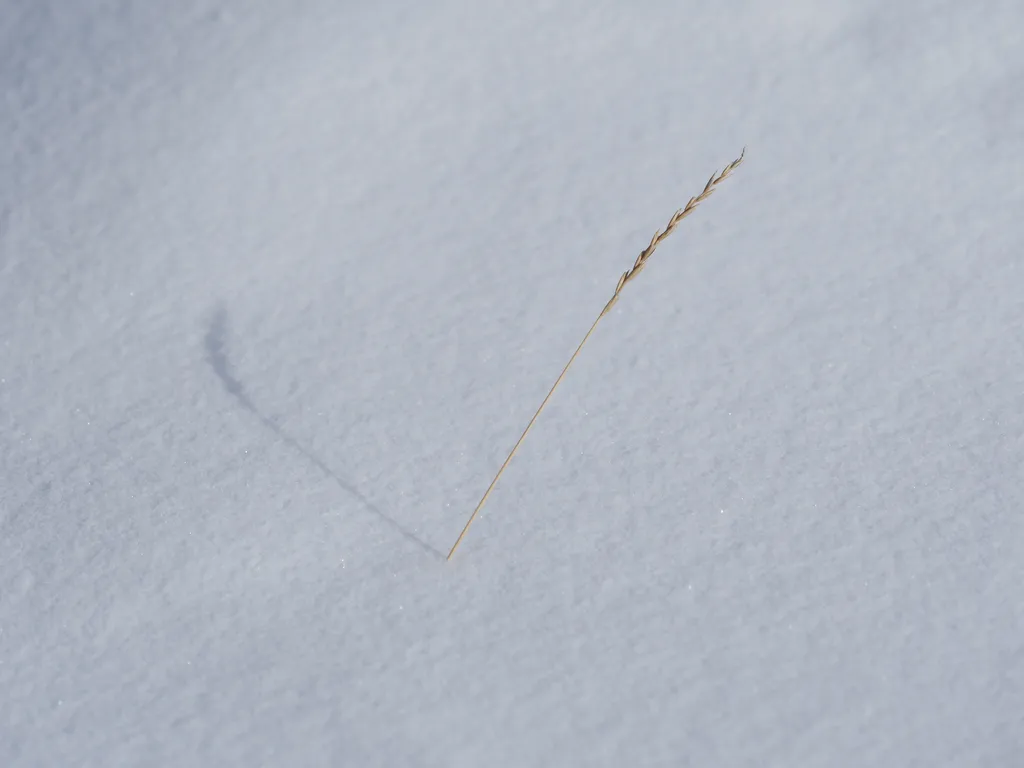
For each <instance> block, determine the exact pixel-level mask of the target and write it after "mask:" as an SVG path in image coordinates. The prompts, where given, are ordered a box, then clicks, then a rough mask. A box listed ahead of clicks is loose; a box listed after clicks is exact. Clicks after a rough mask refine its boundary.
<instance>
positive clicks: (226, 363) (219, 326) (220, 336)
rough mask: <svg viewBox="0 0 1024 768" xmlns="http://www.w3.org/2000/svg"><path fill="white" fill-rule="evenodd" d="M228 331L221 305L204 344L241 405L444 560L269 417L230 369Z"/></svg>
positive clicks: (370, 508) (218, 373)
mask: <svg viewBox="0 0 1024 768" xmlns="http://www.w3.org/2000/svg"><path fill="white" fill-rule="evenodd" d="M226 334H227V313H226V312H225V310H224V308H223V306H218V307H217V309H216V310H215V311H214V314H213V318H212V319H211V320H210V324H209V327H208V328H207V330H206V336H205V338H204V346H205V348H206V362H207V363H208V364H209V365H210V368H212V369H213V372H214V374H216V376H217V378H218V379H219V380H220V383H221V385H222V386H223V387H224V390H225V391H226V392H227V393H228V394H229V395H231V396H232V397H233V398H234V399H235V400H236V401H237V402H238V404H239V405H241V406H242V407H243V408H244V409H245V410H247V411H248V412H249V413H251V414H252V415H253V417H254V418H255V419H256V420H257V421H259V422H260V424H262V425H263V426H264V427H266V428H267V429H268V430H269V431H270V432H272V433H273V434H274V435H275V436H276V437H277V438H278V439H279V440H281V442H283V443H284V444H285V445H287V446H288V447H289V448H291V449H292V450H293V451H295V452H296V453H298V454H300V455H301V456H302V457H303V458H305V459H306V461H308V462H310V463H311V464H313V465H314V466H315V467H316V468H317V469H319V470H320V471H321V472H322V473H323V474H324V475H325V476H326V477H328V478H329V479H331V480H333V481H334V482H335V483H337V485H338V486H339V487H341V488H342V490H344V491H345V492H346V493H348V494H349V495H350V496H352V497H353V498H355V499H357V500H358V501H359V502H360V503H361V504H362V506H363V507H364V508H365V509H366V510H367V511H368V512H371V513H372V514H374V515H376V516H377V517H378V518H380V519H381V520H383V521H384V522H385V523H387V524H388V525H389V526H390V527H391V528H393V529H394V530H395V531H397V532H398V533H399V534H401V535H402V536H404V537H405V538H406V540H408V541H410V542H412V543H413V544H416V545H417V546H418V547H420V548H421V549H423V550H425V551H426V552H428V553H429V554H431V555H434V556H435V557H439V558H441V559H442V560H443V559H444V555H443V554H442V553H441V552H439V551H438V550H436V549H434V547H432V546H430V545H429V544H427V543H426V542H425V541H423V540H422V539H420V538H419V537H418V536H416V534H414V533H412V532H411V531H408V530H406V529H405V528H404V527H403V526H402V525H401V524H400V523H398V522H397V521H396V520H394V519H393V518H391V517H389V516H388V515H386V514H384V512H382V511H381V510H380V509H378V508H377V506H376V505H375V504H374V503H373V502H372V501H370V500H369V499H368V498H366V496H364V495H363V494H362V493H360V492H359V490H358V489H357V488H356V487H355V486H353V485H352V484H351V483H349V482H347V481H345V480H343V479H342V478H341V477H339V476H338V475H337V474H336V473H335V472H334V471H333V470H332V469H331V468H330V467H329V466H327V464H326V463H324V461H323V460H322V459H321V458H320V457H319V456H317V455H316V454H314V453H312V452H311V451H310V450H308V449H307V448H306V447H305V446H303V445H302V444H301V443H300V442H299V441H298V440H296V439H295V438H294V437H292V436H291V435H290V434H288V432H286V431H285V430H284V429H282V428H281V426H280V425H278V424H277V422H275V421H274V420H273V419H271V418H269V417H268V416H267V415H266V414H264V413H263V412H262V411H261V410H260V409H259V408H258V407H257V406H256V404H255V403H253V401H252V399H251V398H250V397H249V395H248V394H247V393H246V391H245V386H244V385H243V384H242V382H241V381H239V380H238V379H237V378H236V377H235V375H234V373H233V372H232V370H231V361H230V360H229V359H228V355H227V352H226V351H225V336H226Z"/></svg>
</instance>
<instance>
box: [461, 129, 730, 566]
mask: <svg viewBox="0 0 1024 768" xmlns="http://www.w3.org/2000/svg"><path fill="white" fill-rule="evenodd" d="M746 153H747V150H746V147H744V148H743V151H742V152H741V153H740V156H739V157H737V158H736V159H735V160H733V161H732V162H731V163H729V165H727V166H725V168H724V169H723V170H722V172H721V173H717V174H715V173H713V174H711V178H710V179H708V183H707V184H705V185H704V191H703V192H701V193H700V194H699V195H697V196H696V197H691V198H690V201H689V202H688V203H687V204H686V205H685V206H683V207H682V208H680V209H679V210H678V211H676V212H675V213H674V214H672V218H670V219H669V220H668V224H667V225H666V226H665V229H663V230H659V231H657V232H655V233H654V237H652V238H651V242H650V243H648V245H647V247H646V248H644V249H643V250H642V251H641V252H640V255H639V256H637V257H636V261H634V262H633V266H632V267H630V268H629V269H627V270H626V271H625V272H623V273H622V276H621V277H620V278H619V283H618V285H616V286H615V293H614V294H612V297H611V298H610V299H609V300H608V303H607V304H605V305H604V309H602V310H601V314H599V315H598V316H597V317H596V318H595V319H594V322H593V324H592V325H591V326H590V330H588V331H587V333H586V335H585V336H584V337H583V341H581V342H580V343H579V346H578V347H576V351H575V352H573V353H572V357H570V358H569V362H567V363H566V364H565V367H564V368H563V369H562V372H561V373H560V374H558V378H557V379H555V383H554V384H552V385H551V389H550V390H548V394H547V396H546V397H545V398H544V401H543V402H542V403H541V404H540V407H539V408H538V409H537V411H536V412H535V413H534V414H533V418H532V419H530V423H529V424H527V425H526V429H524V430H523V433H522V434H521V435H520V436H519V439H518V440H517V441H516V444H515V445H514V446H512V450H511V451H509V454H508V456H507V457H506V458H505V462H504V463H503V464H502V465H501V468H500V469H499V470H498V473H497V474H496V475H495V476H494V479H493V480H491V484H490V485H489V486H487V490H486V491H484V495H483V497H482V498H481V499H480V502H479V503H478V504H477V505H476V509H474V510H473V514H471V515H470V516H469V520H467V521H466V525H465V527H463V529H462V533H460V534H459V538H458V539H456V540H455V544H453V545H452V548H451V550H450V551H449V552H448V557H447V559H448V560H451V559H452V555H454V554H455V550H456V549H458V548H459V544H461V543H462V539H463V538H464V537H465V536H466V532H467V531H468V530H469V526H471V525H472V524H473V521H474V520H475V519H476V516H477V515H478V514H479V513H480V510H481V509H482V508H483V506H484V503H485V502H486V501H487V497H488V496H490V495H491V491H493V490H494V486H495V485H497V484H498V479H499V478H500V477H501V475H502V473H503V472H504V471H505V467H507V466H508V465H509V462H510V461H512V457H513V456H515V454H516V451H517V450H518V449H519V446H520V445H521V444H522V442H523V440H524V439H525V438H526V435H527V434H528V433H529V431H530V428H531V427H533V424H534V422H535V421H537V417H538V416H540V413H541V411H543V410H544V406H546V405H547V404H548V400H550V399H551V396H552V395H553V394H554V393H555V390H556V389H557V388H558V385H559V384H561V383H562V379H563V378H564V377H565V374H566V372H567V371H568V370H569V366H571V365H572V364H573V361H574V360H575V359H576V356H577V355H578V354H579V353H580V350H581V349H583V345H584V344H586V343H587V339H589V338H590V335H591V334H592V333H593V332H594V329H595V328H597V324H598V323H599V322H600V321H601V318H602V317H604V316H605V315H607V314H608V312H610V311H611V308H612V307H613V306H615V302H616V301H618V300H619V296H620V294H621V293H622V289H623V288H625V287H626V285H627V284H628V283H629V282H630V281H632V280H633V279H634V278H635V277H636V276H637V275H638V274H640V271H641V270H642V269H643V268H644V267H645V266H647V262H648V260H650V258H651V255H652V254H653V253H654V251H655V249H656V248H657V247H658V246H659V245H660V244H661V241H662V240H664V239H665V238H667V237H668V236H669V235H671V234H672V232H673V231H675V228H676V227H678V226H679V223H680V222H681V221H682V220H683V219H685V218H686V217H687V216H689V215H690V214H691V213H693V211H694V210H695V209H696V208H697V206H698V205H700V204H701V203H703V202H704V201H705V200H707V199H708V198H709V197H711V195H712V193H713V192H714V191H715V189H716V188H717V187H718V185H719V184H721V183H722V182H723V181H725V180H726V179H727V178H729V175H730V174H731V173H732V172H733V171H734V170H736V168H737V167H738V166H739V164H740V163H742V162H743V157H744V155H746Z"/></svg>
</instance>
